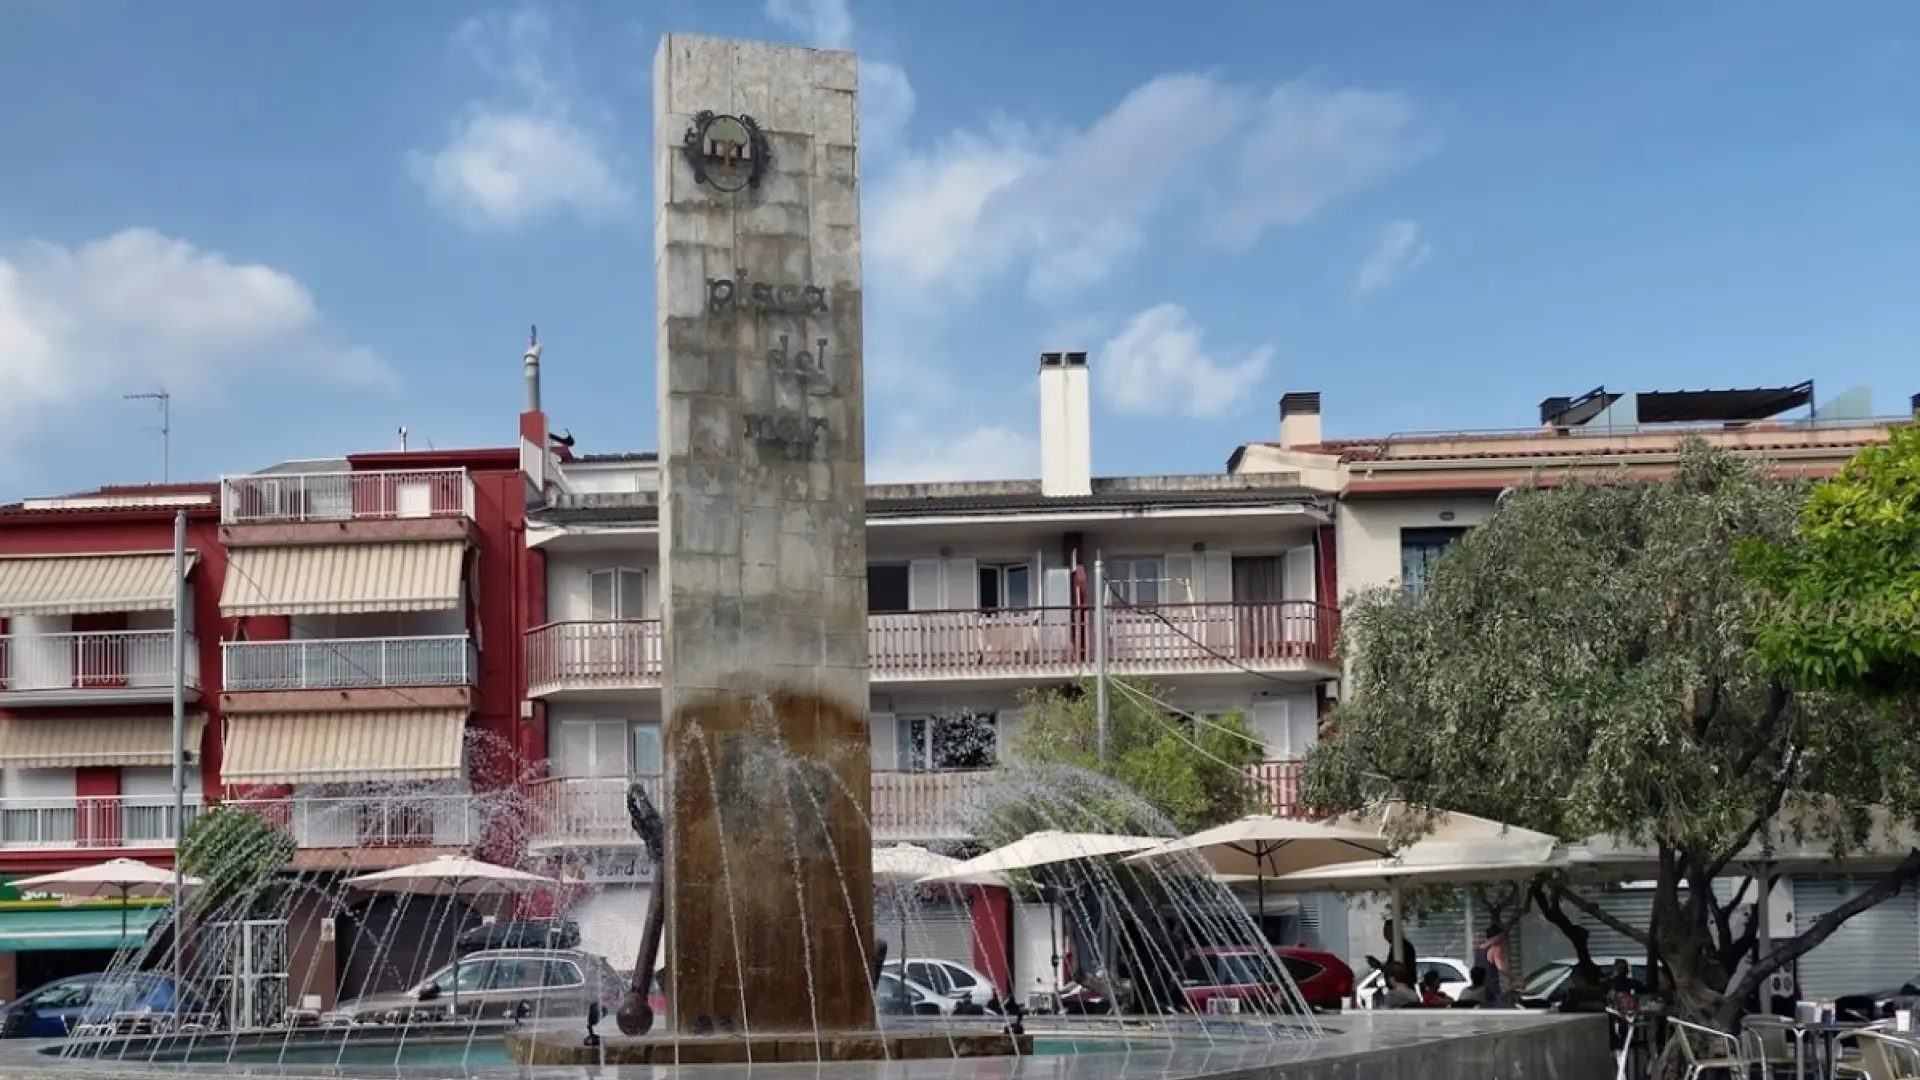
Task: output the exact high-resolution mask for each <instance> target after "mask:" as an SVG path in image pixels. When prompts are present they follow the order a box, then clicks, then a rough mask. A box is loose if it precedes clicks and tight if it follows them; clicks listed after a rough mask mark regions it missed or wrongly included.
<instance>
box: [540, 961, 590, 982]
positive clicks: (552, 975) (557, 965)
mask: <svg viewBox="0 0 1920 1080" xmlns="http://www.w3.org/2000/svg"><path fill="white" fill-rule="evenodd" d="M586 981H587V978H586V976H584V975H582V974H580V969H579V968H578V967H577V966H575V965H574V963H573V962H572V961H570V960H549V961H547V969H546V981H545V983H544V984H543V985H546V986H584V985H586Z"/></svg>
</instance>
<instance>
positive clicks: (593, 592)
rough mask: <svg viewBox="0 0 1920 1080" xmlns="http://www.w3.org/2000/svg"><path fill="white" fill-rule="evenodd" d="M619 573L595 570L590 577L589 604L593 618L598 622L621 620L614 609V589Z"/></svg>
mask: <svg viewBox="0 0 1920 1080" xmlns="http://www.w3.org/2000/svg"><path fill="white" fill-rule="evenodd" d="M616 577H617V572H616V571H613V570H595V571H594V572H593V573H592V574H590V575H588V582H589V585H588V589H587V593H588V598H589V599H588V604H589V607H590V610H591V612H592V614H591V616H590V617H591V618H592V619H594V620H595V621H597V622H604V621H606V620H608V619H617V618H619V615H618V613H617V612H616V611H615V609H614V588H615V584H614V583H615V579H616Z"/></svg>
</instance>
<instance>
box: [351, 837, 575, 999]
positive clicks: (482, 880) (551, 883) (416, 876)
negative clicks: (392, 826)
mask: <svg viewBox="0 0 1920 1080" xmlns="http://www.w3.org/2000/svg"><path fill="white" fill-rule="evenodd" d="M346 884H347V885H349V886H351V887H353V888H356V889H363V890H365V891H367V892H383V893H406V894H409V895H412V896H437V897H456V898H466V897H474V896H484V895H486V894H487V893H493V892H499V893H509V894H520V893H530V892H538V891H540V890H541V889H557V888H559V887H560V882H559V881H557V880H555V879H553V878H550V877H543V876H541V875H539V874H529V873H527V872H526V871H524V870H515V869H512V868H511V867H506V866H500V865H497V864H495V863H490V862H482V861H481V860H479V859H474V858H469V857H468V856H465V855H442V856H440V857H439V858H437V859H428V860H427V861H426V862H423V863H414V864H413V865H411V866H397V867H394V868H393V869H391V870H381V871H377V872H375V873H371V874H361V875H360V876H359V877H351V878H348V879H347V880H346ZM459 1008H460V950H459V946H457V945H456V946H455V947H454V953H453V1009H454V1011H455V1012H458V1011H459Z"/></svg>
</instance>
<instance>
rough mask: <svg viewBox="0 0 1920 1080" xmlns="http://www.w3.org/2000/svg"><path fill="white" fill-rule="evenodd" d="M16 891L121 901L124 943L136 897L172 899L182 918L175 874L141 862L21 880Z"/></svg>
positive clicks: (190, 881)
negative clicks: (131, 903)
mask: <svg viewBox="0 0 1920 1080" xmlns="http://www.w3.org/2000/svg"><path fill="white" fill-rule="evenodd" d="M180 884H182V885H184V886H186V887H187V888H190V889H191V888H197V887H198V886H199V885H200V884H201V882H200V879H199V878H197V877H183V878H181V879H180ZM13 887H14V888H16V889H19V890H20V891H22V892H43V893H52V894H54V895H55V896H66V897H72V898H74V899H77V900H98V899H108V898H112V897H119V899H120V937H121V940H123V941H124V940H125V939H126V936H127V901H128V900H130V899H132V898H133V897H136V896H139V897H146V898H157V897H162V896H165V897H171V898H172V899H173V901H174V907H175V910H174V915H173V917H174V918H175V919H176V920H177V919H179V917H180V912H179V910H178V909H179V897H177V896H174V895H173V888H174V881H173V871H172V870H165V869H162V868H160V867H158V866H155V865H153V864H152V863H145V862H141V861H140V860H139V859H109V860H107V861H106V862H103V863H95V864H94V865H92V866H80V867H75V868H74V869H72V870H62V871H60V872H58V873H54V874H42V875H40V876H39V877H30V878H20V879H18V880H16V881H15V882H14V883H13Z"/></svg>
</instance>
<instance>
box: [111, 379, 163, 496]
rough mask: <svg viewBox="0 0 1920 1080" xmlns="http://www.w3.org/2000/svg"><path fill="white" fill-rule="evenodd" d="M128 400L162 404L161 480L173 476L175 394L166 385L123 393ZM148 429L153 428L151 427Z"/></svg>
mask: <svg viewBox="0 0 1920 1080" xmlns="http://www.w3.org/2000/svg"><path fill="white" fill-rule="evenodd" d="M121 397H123V398H124V399H125V400H127V401H152V402H157V403H158V404H159V406H160V482H161V483H163V484H164V483H167V482H168V481H169V480H171V479H172V478H173V395H172V394H169V393H167V388H166V387H164V386H163V387H161V388H160V389H158V390H155V391H152V392H150V393H145V394H123V395H121ZM148 430H152V429H151V428H149V429H148Z"/></svg>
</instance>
